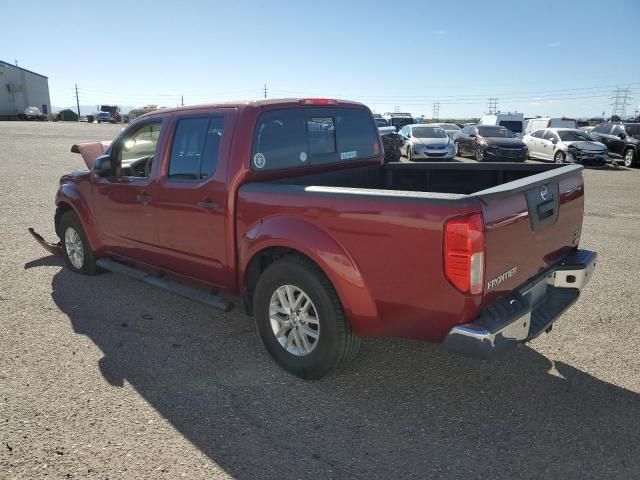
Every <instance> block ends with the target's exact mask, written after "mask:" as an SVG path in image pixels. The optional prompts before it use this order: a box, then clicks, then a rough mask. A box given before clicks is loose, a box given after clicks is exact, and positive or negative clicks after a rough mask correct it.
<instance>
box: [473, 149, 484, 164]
mask: <svg viewBox="0 0 640 480" xmlns="http://www.w3.org/2000/svg"><path fill="white" fill-rule="evenodd" d="M473 158H475V159H476V162H482V161H483V160H484V152H483V151H482V148H480V147H476V149H475V151H474V152H473Z"/></svg>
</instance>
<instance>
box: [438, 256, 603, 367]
mask: <svg viewBox="0 0 640 480" xmlns="http://www.w3.org/2000/svg"><path fill="white" fill-rule="evenodd" d="M596 258H597V254H596V252H591V251H589V250H575V251H573V252H572V253H570V254H569V255H567V256H566V257H564V259H563V260H562V261H561V262H560V263H558V264H556V265H554V266H553V267H551V268H549V269H547V270H545V271H544V272H543V273H542V274H540V275H538V276H537V277H535V278H534V279H533V280H531V281H529V282H527V283H526V284H525V285H523V286H521V287H519V288H517V289H516V290H514V291H512V292H511V293H509V294H508V295H505V296H503V297H501V298H500V299H499V300H497V301H496V302H495V303H493V304H492V305H490V306H489V307H487V308H486V309H485V310H484V311H483V312H482V313H481V315H480V317H478V318H477V319H476V320H474V321H472V322H470V323H466V324H464V325H458V326H456V327H453V328H452V329H451V331H450V332H449V333H448V334H447V336H446V337H445V340H444V346H445V348H447V349H448V350H450V351H452V352H455V353H460V354H463V355H467V356H472V357H479V358H493V357H495V356H496V355H498V354H500V353H501V352H503V351H505V350H508V349H510V348H512V347H514V346H516V345H517V344H519V343H524V342H527V341H529V340H532V339H534V338H536V337H537V336H538V335H540V334H541V333H542V332H544V331H545V330H547V329H549V328H550V327H551V325H552V324H553V322H555V321H556V320H557V319H558V317H560V315H562V314H563V313H564V312H565V311H566V310H567V309H568V308H569V307H570V306H571V305H573V304H574V303H575V302H576V300H578V297H579V296H580V290H582V289H583V288H584V287H585V285H586V284H587V283H588V282H589V280H590V279H591V276H592V274H593V270H594V269H595V266H596Z"/></svg>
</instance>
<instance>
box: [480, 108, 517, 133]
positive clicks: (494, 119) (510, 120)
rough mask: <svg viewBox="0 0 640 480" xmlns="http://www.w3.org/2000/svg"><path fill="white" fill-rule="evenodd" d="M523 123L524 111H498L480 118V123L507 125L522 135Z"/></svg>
mask: <svg viewBox="0 0 640 480" xmlns="http://www.w3.org/2000/svg"><path fill="white" fill-rule="evenodd" d="M523 123H524V115H523V114H522V113H497V114H495V115H485V116H484V117H482V118H481V119H480V121H479V122H478V125H495V126H497V127H505V128H508V129H509V130H511V131H512V132H513V133H515V134H516V135H518V136H520V134H521V133H522V127H523Z"/></svg>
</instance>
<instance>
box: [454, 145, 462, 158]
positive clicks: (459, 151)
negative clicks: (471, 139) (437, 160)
mask: <svg viewBox="0 0 640 480" xmlns="http://www.w3.org/2000/svg"><path fill="white" fill-rule="evenodd" d="M453 143H454V145H455V146H456V156H457V157H461V156H462V150H460V144H459V143H458V142H453Z"/></svg>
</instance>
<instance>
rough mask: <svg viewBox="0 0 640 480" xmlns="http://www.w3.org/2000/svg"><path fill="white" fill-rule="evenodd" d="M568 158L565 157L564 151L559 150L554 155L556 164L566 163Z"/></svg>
mask: <svg viewBox="0 0 640 480" xmlns="http://www.w3.org/2000/svg"><path fill="white" fill-rule="evenodd" d="M566 158H567V156H566V155H565V153H564V152H563V151H560V150H558V151H557V152H556V153H555V154H554V155H553V161H554V162H555V163H564V161H565V160H566Z"/></svg>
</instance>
